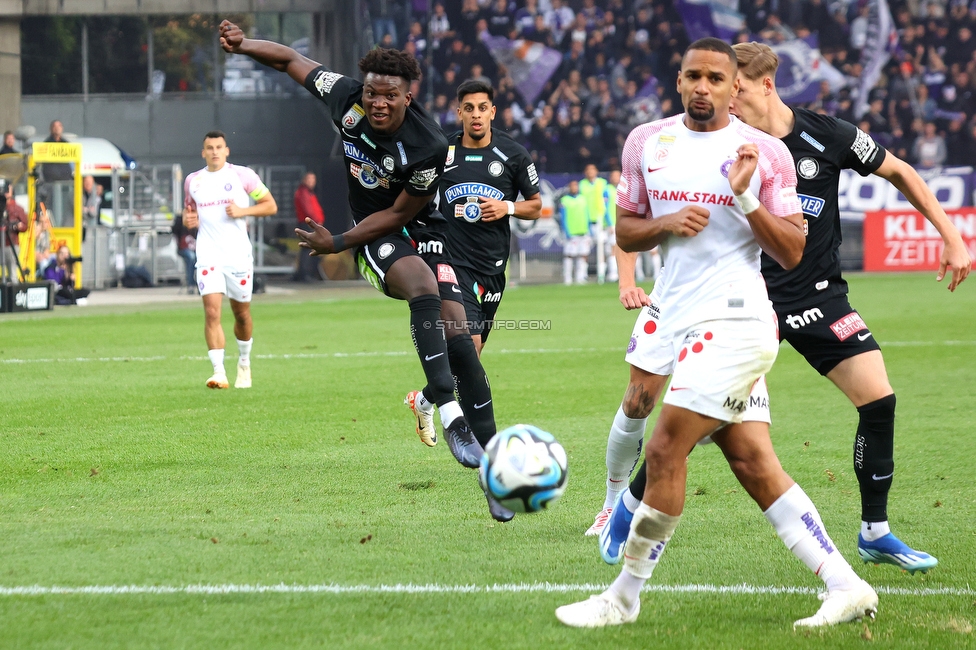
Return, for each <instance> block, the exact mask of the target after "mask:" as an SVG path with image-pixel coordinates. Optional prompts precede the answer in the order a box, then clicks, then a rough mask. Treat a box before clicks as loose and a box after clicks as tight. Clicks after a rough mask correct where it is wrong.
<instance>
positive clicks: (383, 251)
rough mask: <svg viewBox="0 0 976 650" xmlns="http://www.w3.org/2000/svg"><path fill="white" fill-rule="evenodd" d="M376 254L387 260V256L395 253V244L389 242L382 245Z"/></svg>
mask: <svg viewBox="0 0 976 650" xmlns="http://www.w3.org/2000/svg"><path fill="white" fill-rule="evenodd" d="M376 254H377V255H378V256H379V258H380V259H381V260H385V259H386V258H387V257H389V256H390V255H392V254H393V244H391V243H389V242H387V243H385V244H383V245H381V246H380V249H379V250H378V251H376Z"/></svg>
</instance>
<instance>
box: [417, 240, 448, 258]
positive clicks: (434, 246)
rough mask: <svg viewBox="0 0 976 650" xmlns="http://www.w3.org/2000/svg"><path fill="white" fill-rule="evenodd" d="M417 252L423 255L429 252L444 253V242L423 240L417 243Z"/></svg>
mask: <svg viewBox="0 0 976 650" xmlns="http://www.w3.org/2000/svg"><path fill="white" fill-rule="evenodd" d="M417 252H418V253H420V254H421V255H425V254H427V253H436V254H437V255H443V254H444V243H443V242H439V241H422V242H419V243H418V244H417Z"/></svg>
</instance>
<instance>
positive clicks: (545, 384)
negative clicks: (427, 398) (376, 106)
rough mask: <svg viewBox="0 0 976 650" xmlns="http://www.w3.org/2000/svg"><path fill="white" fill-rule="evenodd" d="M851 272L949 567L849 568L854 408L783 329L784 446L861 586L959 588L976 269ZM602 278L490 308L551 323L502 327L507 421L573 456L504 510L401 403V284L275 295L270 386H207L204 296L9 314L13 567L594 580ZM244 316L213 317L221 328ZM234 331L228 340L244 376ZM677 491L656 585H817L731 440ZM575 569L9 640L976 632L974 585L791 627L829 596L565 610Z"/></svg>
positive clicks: (717, 597) (46, 629) (55, 624)
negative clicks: (973, 272) (937, 275)
mask: <svg viewBox="0 0 976 650" xmlns="http://www.w3.org/2000/svg"><path fill="white" fill-rule="evenodd" d="M851 287H852V288H851V301H852V303H853V304H854V306H855V307H857V308H858V310H859V311H860V312H861V314H862V316H863V317H864V319H865V321H866V322H867V323H868V325H869V326H870V327H871V330H872V332H873V333H874V335H875V336H876V337H877V338H878V340H879V341H880V343H881V344H882V346H883V349H884V352H885V360H886V363H887V367H888V371H889V376H890V379H891V383H892V385H893V386H894V387H895V390H896V393H897V395H898V420H897V425H896V439H895V443H896V444H895V461H896V474H895V483H894V488H893V491H892V497H891V504H890V507H889V514H890V518H891V524H892V528H893V530H894V531H895V532H896V534H898V535H900V536H901V537H902V538H903V539H905V540H906V541H907V542H909V543H912V544H915V545H917V546H918V547H919V548H922V549H923V550H926V551H929V552H931V553H932V554H934V555H936V556H937V557H938V558H939V560H940V564H939V566H938V567H937V568H936V569H934V570H933V571H932V572H931V573H930V574H929V575H927V576H922V575H921V574H918V575H916V576H914V577H912V576H909V575H908V574H904V573H902V572H900V571H898V570H896V569H895V568H894V567H890V566H889V567H874V566H873V565H867V566H865V565H863V564H861V563H860V560H859V559H858V558H857V552H856V548H855V547H856V537H857V530H858V526H859V519H860V506H859V497H858V490H857V483H856V480H855V477H854V473H853V469H852V467H851V446H852V441H853V432H854V428H855V426H856V412H855V410H854V409H853V407H852V406H851V405H850V404H849V403H848V402H847V401H846V398H844V396H843V395H842V394H840V392H839V391H837V390H836V389H835V388H834V387H833V386H831V385H830V384H829V382H827V381H826V380H825V379H823V378H821V377H819V376H818V375H817V373H816V372H815V371H813V370H812V369H810V368H809V367H808V366H807V365H806V363H805V362H804V360H803V359H802V358H800V357H799V355H797V354H796V353H795V352H793V350H792V349H791V348H790V347H789V346H788V345H786V346H783V347H782V348H781V352H780V357H779V359H778V361H777V363H776V366H775V368H774V369H773V371H772V373H771V374H770V376H769V390H770V396H771V400H772V409H773V429H772V433H773V440H774V444H775V446H776V449H777V452H778V454H779V456H780V458H781V460H782V462H783V465H784V467H785V468H786V470H787V471H788V472H790V474H791V475H792V476H793V477H794V478H795V479H796V480H797V481H798V482H799V483H800V484H801V485H802V486H803V487H804V489H805V490H806V491H807V492H808V493H809V494H810V496H811V498H812V499H813V500H814V502H815V503H816V504H817V505H818V507H819V509H820V512H821V514H822V516H823V518H824V520H825V523H826V525H827V528H828V530H829V532H830V534H831V535H832V537H833V538H834V540H835V542H836V543H837V544H838V546H839V548H840V550H841V551H842V552H843V553H844V555H845V557H847V558H848V560H849V561H850V562H851V563H852V564H853V565H854V566H855V569H856V570H857V571H858V573H859V574H860V575H862V576H864V577H865V578H866V579H868V580H869V581H870V582H871V583H872V584H874V585H876V586H878V587H885V588H891V589H916V588H932V589H943V590H944V589H950V588H954V589H970V588H972V586H973V583H974V578H976V571H974V569H973V567H974V566H976V524H974V523H973V522H974V521H976V490H974V488H973V486H974V485H976V468H974V464H973V462H972V458H973V456H974V452H976V442H974V441H973V436H972V425H973V422H974V410H976V408H974V404H976V399H974V398H976V381H974V379H976V369H974V367H973V361H974V360H976V343H974V341H976V333H974V329H973V326H972V320H973V317H974V315H976V293H974V291H976V289H974V288H973V287H971V286H969V283H965V284H963V285H962V287H961V288H960V289H959V290H958V291H957V292H956V294H954V295H953V294H949V293H948V292H947V291H945V289H944V285H938V284H936V283H935V282H934V281H933V279H932V278H931V277H930V276H929V275H924V276H923V275H892V276H854V277H853V278H852V279H851ZM616 293H617V292H616V289H615V288H614V287H612V286H602V287H597V286H589V287H571V288H566V287H519V288H512V289H510V290H509V291H508V292H507V293H506V297H505V301H504V303H503V305H502V307H501V309H500V313H499V318H505V319H539V320H542V321H548V323H549V325H548V329H545V330H543V331H540V330H518V331H515V330H505V331H498V332H495V333H493V334H492V335H491V338H490V340H489V343H488V346H487V348H486V351H485V355H484V364H485V367H486V369H487V371H488V373H489V375H490V377H491V380H492V387H493V389H494V399H495V405H496V417H497V420H498V424H499V426H500V427H504V426H507V425H510V424H514V423H516V422H528V423H532V424H535V425H537V426H540V427H542V428H543V429H546V430H548V431H551V432H553V433H554V434H555V435H556V436H557V438H558V439H559V440H560V441H561V442H562V443H563V444H564V446H565V447H566V449H567V452H568V454H569V462H570V479H569V489H568V490H567V492H566V495H565V496H564V497H563V499H562V500H561V501H560V502H559V503H557V504H555V505H554V507H553V509H552V510H551V511H549V512H545V513H542V514H539V515H531V516H519V517H516V519H515V521H513V522H512V523H510V524H505V525H502V524H496V523H495V522H493V521H492V520H491V519H490V518H489V517H488V513H487V507H486V504H485V503H484V498H483V496H482V495H481V492H480V490H479V488H478V487H477V482H476V477H475V473H474V472H472V471H470V470H464V469H463V468H461V467H460V466H459V465H458V464H457V463H456V462H455V461H454V460H453V458H452V457H451V455H450V453H449V451H448V450H447V448H446V445H444V444H443V443H441V444H439V445H438V446H437V447H436V448H434V449H428V448H427V447H424V446H423V445H422V444H421V443H420V442H419V441H418V440H417V438H416V435H415V434H414V433H413V425H412V421H411V418H410V417H409V412H408V411H407V409H406V407H404V406H403V405H402V399H403V395H405V394H406V392H407V391H408V390H411V389H414V388H419V387H420V386H422V384H423V375H422V373H421V370H420V365H419V363H417V360H416V355H415V353H414V352H413V349H412V347H411V344H410V338H409V332H408V316H407V308H406V305H405V304H404V303H401V302H396V301H392V300H387V299H383V298H381V297H379V296H378V294H376V295H373V294H363V293H362V292H356V293H355V294H352V295H350V296H349V297H347V298H340V299H330V300H298V299H288V298H279V299H275V298H267V297H259V298H258V300H256V302H255V303H254V307H253V311H254V318H255V346H254V351H253V355H254V356H255V359H254V361H253V373H254V388H252V389H251V390H248V391H235V390H233V389H232V390H229V391H222V392H214V391H208V390H207V389H206V388H204V382H205V380H206V378H207V377H208V376H209V375H210V366H209V363H208V361H207V360H206V356H205V355H206V350H205V345H204V343H203V331H202V330H203V314H202V309H201V308H200V306H199V305H197V304H193V305H166V306H161V305H157V306H151V307H138V308H135V307H125V308H123V307H104V308H93V309H88V308H86V309H71V310H68V309H65V310H58V311H57V312H55V313H54V314H53V315H52V314H43V315H39V316H30V317H26V318H25V317H24V316H6V317H3V318H2V319H0V327H2V328H3V329H4V334H5V336H4V338H3V342H2V343H0V372H2V377H3V382H4V384H3V385H4V388H5V389H6V390H5V395H6V400H5V403H4V407H3V409H2V410H0V449H2V450H3V453H2V454H0V587H21V586H30V585H39V586H42V587H50V586H53V585H59V586H66V587H82V586H89V585H140V586H150V585H163V586H175V587H182V586H186V585H198V584H204V585H223V584H233V585H277V584H287V585H325V584H334V585H343V586H354V585H373V586H375V585H396V584H415V585H426V584H433V585H441V586H455V585H478V586H482V587H483V586H486V585H492V584H504V585H510V584H519V583H530V584H536V583H552V584H554V585H579V584H584V583H591V584H592V583H601V584H602V583H607V582H609V581H611V580H612V579H613V578H614V577H615V576H616V575H617V573H618V569H617V568H615V567H607V566H606V565H604V564H603V563H602V561H601V560H600V559H599V556H598V554H597V552H596V546H595V542H594V540H593V539H592V538H584V537H583V536H582V532H583V531H584V530H585V529H586V528H587V527H588V526H589V525H590V523H591V522H592V517H593V515H594V514H596V512H597V510H598V509H599V508H600V506H601V504H602V499H603V492H604V481H605V467H604V460H603V459H604V454H605V447H606V437H607V431H608V429H609V425H610V422H611V420H612V417H613V414H614V412H615V410H616V408H617V406H618V404H619V402H620V398H621V396H622V394H623V390H624V388H625V387H626V384H627V376H628V375H627V366H626V365H625V364H624V362H623V348H624V347H625V346H626V343H627V340H628V338H629V336H630V330H631V328H632V326H633V322H634V318H635V316H636V314H634V313H633V312H631V313H628V312H625V311H624V310H623V308H622V307H620V305H619V303H618V302H617V300H616ZM225 312H228V310H226V309H225ZM230 322H231V319H230V314H229V313H225V325H226V327H225V329H226V331H227V332H228V333H229V332H230V331H231V330H230ZM231 338H232V337H231ZM235 355H236V348H235V344H234V343H233V341H231V342H230V343H229V345H228V362H227V367H228V371H229V374H230V375H231V376H233V373H234V370H233V367H234V363H235ZM100 359H101V360H100ZM124 359H127V360H124ZM688 485H689V490H688V493H689V496H688V503H687V506H686V510H685V516H684V517H683V519H682V523H681V526H680V527H679V529H678V532H677V534H676V536H675V538H674V540H673V541H672V543H671V544H670V545H669V546H668V551H667V554H666V556H665V559H664V560H663V561H662V563H661V565H660V566H659V567H658V570H657V571H656V573H655V575H654V578H653V580H652V583H653V584H655V585H693V584H707V585H740V584H748V585H754V586H785V587H802V588H807V589H816V588H818V587H819V586H820V582H819V580H817V579H816V578H815V577H813V576H811V575H810V574H809V573H808V572H807V571H806V570H805V569H804V568H803V566H802V565H801V564H800V563H799V561H797V560H796V559H795V558H794V557H793V556H792V555H791V554H790V553H789V552H788V551H786V549H784V548H783V547H782V544H781V543H780V542H779V540H778V539H777V538H776V535H775V533H774V532H773V530H772V529H771V528H770V527H769V526H768V524H767V523H766V521H765V519H764V518H763V517H762V514H761V513H760V512H759V510H758V508H756V506H755V505H754V504H753V503H752V501H751V500H750V499H749V498H748V496H747V495H746V494H745V492H744V491H743V490H742V489H741V488H740V487H739V486H738V485H737V484H736V482H735V479H734V478H733V477H732V475H731V473H730V472H729V470H728V468H727V465H726V464H725V462H724V460H723V459H722V457H721V454H720V453H719V451H718V450H717V449H716V448H714V447H709V448H704V449H701V450H698V451H696V452H695V453H694V454H693V455H692V459H691V461H690V464H689V479H688ZM588 593H589V592H585V591H571V592H566V593H558V592H556V593H547V592H530V593H486V592H484V591H481V592H478V593H426V594H424V593H422V594H416V593H338V594H329V593H315V594H308V593H299V594H295V593H290V594H289V593H285V594H280V593H279V594H274V593H265V594H253V593H250V594H229V595H204V594H186V593H179V594H170V595H153V594H141V595H138V594H127V595H42V596H24V595H20V596H6V595H3V596H0V628H2V630H3V632H2V633H0V646H8V647H27V646H30V647H56V648H62V647H95V646H98V647H118V646H128V647H133V646H164V647H173V646H191V647H199V646H204V645H208V646H217V647H240V646H252V647H267V646H277V647H294V646H303V645H313V646H316V645H317V646H326V647H390V648H394V647H425V648H440V647H444V648H451V647H497V648H521V647H525V648H539V647H557V646H570V647H572V646H584V645H585V646H592V647H607V648H630V647H641V648H643V647H648V646H653V645H664V644H668V645H671V646H673V647H682V648H684V647H714V648H724V647H730V648H732V647H743V648H749V647H757V646H759V645H760V644H762V645H764V646H767V647H770V648H779V647H783V648H787V647H789V648H793V647H798V648H803V647H818V648H821V647H860V646H863V645H864V644H865V643H866V642H867V637H870V640H871V641H872V642H873V643H874V644H875V645H878V646H880V647H931V648H948V647H974V646H976V639H974V635H973V626H974V625H976V597H974V596H972V595H962V596H959V595H928V596H916V595H885V594H882V595H881V605H880V612H879V616H878V620H877V621H875V622H871V623H869V624H867V625H866V626H865V625H863V624H853V625H846V626H840V627H838V628H835V629H830V630H825V631H816V632H813V633H794V632H793V631H792V629H791V624H792V621H793V620H795V619H797V618H800V617H803V616H807V615H810V614H812V613H813V612H814V611H815V610H816V608H817V606H818V602H817V601H816V598H815V597H814V596H813V595H811V594H795V595H755V594H753V595H747V594H689V593H677V594H669V593H659V592H651V593H648V594H646V595H645V596H644V598H643V610H644V611H643V613H642V615H641V618H640V619H639V621H638V623H637V624H635V625H632V626H627V627H625V628H623V629H616V630H602V631H580V630H571V629H568V628H564V627H562V626H561V625H560V624H559V623H558V622H557V621H556V620H555V617H554V616H553V613H552V612H553V609H554V608H555V607H556V606H558V605H560V604H565V603H568V602H572V601H574V600H579V599H581V598H584V597H586V596H587V595H588ZM967 593H971V592H967Z"/></svg>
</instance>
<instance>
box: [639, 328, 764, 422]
mask: <svg viewBox="0 0 976 650" xmlns="http://www.w3.org/2000/svg"><path fill="white" fill-rule="evenodd" d="M778 351H779V341H778V340H777V337H776V323H775V321H773V319H772V315H771V317H770V318H769V319H767V320H762V319H751V318H750V319H735V320H718V321H709V322H706V323H700V324H698V325H695V326H694V327H691V328H689V329H686V330H682V331H680V332H675V333H672V332H667V331H664V328H662V327H660V326H659V324H658V321H657V320H656V319H654V318H653V317H652V316H651V314H650V309H642V310H641V315H640V316H639V317H638V319H637V323H636V324H635V326H634V334H633V336H632V337H631V339H630V345H628V347H627V356H626V357H625V359H626V361H627V363H629V364H631V365H633V366H636V367H637V368H640V369H641V370H645V371H647V372H650V373H653V374H656V375H672V377H671V385H670V386H669V387H668V389H667V391H666V392H665V395H664V403H665V404H673V405H674V406H680V407H682V408H686V409H688V410H690V411H694V412H696V413H700V414H702V415H705V416H708V417H713V418H716V419H718V420H721V421H723V422H742V421H743V420H745V419H747V417H748V419H749V420H759V421H764V422H769V421H770V420H769V396H768V392H767V391H766V385H765V381H764V380H762V377H763V375H765V374H766V373H767V372H768V371H769V369H770V368H772V365H773V361H775V360H776V354H777V352H778Z"/></svg>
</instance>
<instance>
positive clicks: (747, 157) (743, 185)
mask: <svg viewBox="0 0 976 650" xmlns="http://www.w3.org/2000/svg"><path fill="white" fill-rule="evenodd" d="M736 153H737V154H738V155H739V157H738V158H736V159H735V162H734V163H732V167H731V168H730V169H729V186H730V187H731V188H732V191H733V192H734V193H735V194H736V195H737V196H738V195H739V194H742V193H743V192H745V191H746V190H748V189H749V181H751V180H752V175H753V173H755V171H756V165H758V164H759V147H757V146H756V145H755V143H753V142H747V143H745V144H743V145H740V146H739V149H738V150H737V151H736Z"/></svg>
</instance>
